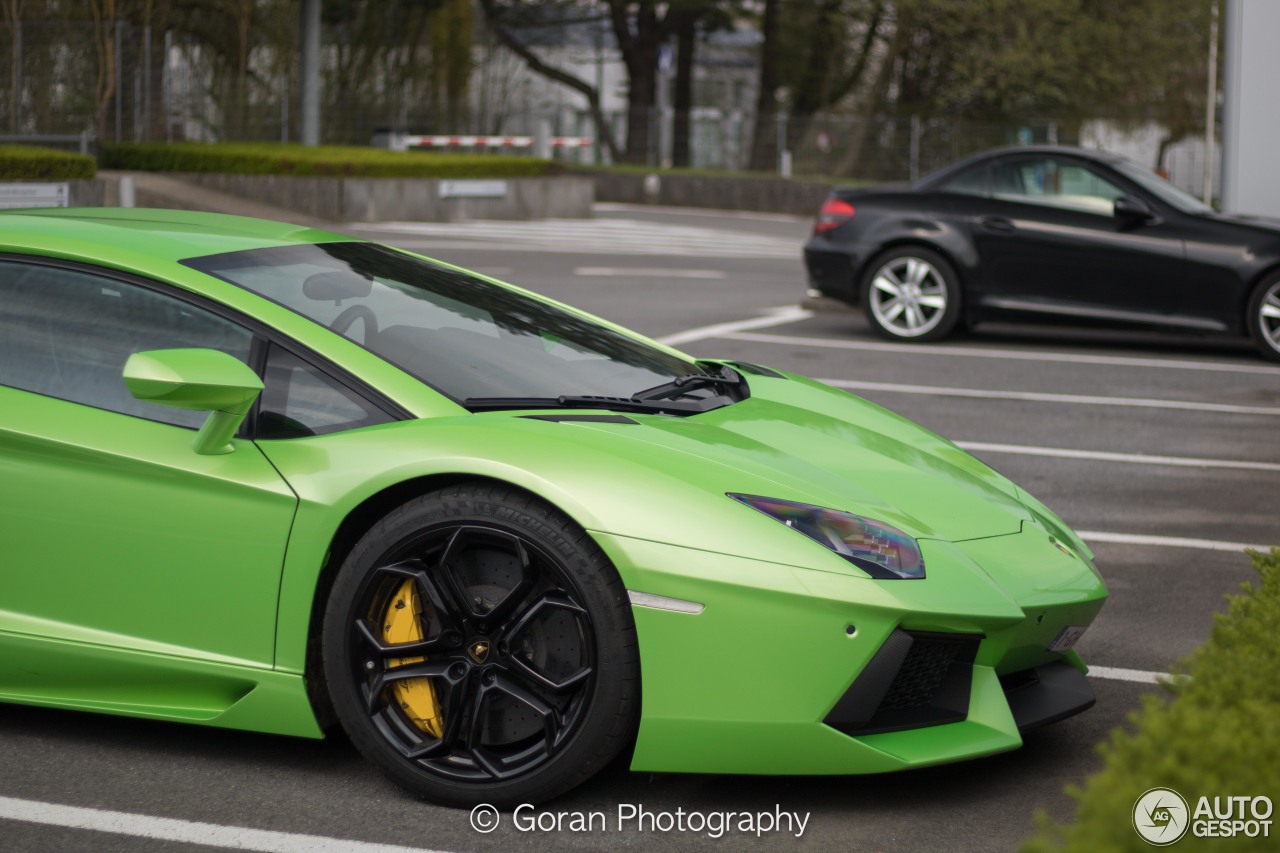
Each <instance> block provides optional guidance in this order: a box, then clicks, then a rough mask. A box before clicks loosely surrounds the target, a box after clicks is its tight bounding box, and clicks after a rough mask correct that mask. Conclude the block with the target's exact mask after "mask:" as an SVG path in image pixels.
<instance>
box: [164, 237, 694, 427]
mask: <svg viewBox="0 0 1280 853" xmlns="http://www.w3.org/2000/svg"><path fill="white" fill-rule="evenodd" d="M183 263H184V264H186V265H187V266H189V267H192V268H194V269H197V270H200V271H201V272H204V273H207V274H209V275H212V276H215V277H217V278H220V279H222V280H224V281H228V282H231V283H232V284H235V285H238V286H240V287H243V288H244V289H246V290H250V291H253V292H254V293H257V294H259V295H261V296H264V297H266V298H267V299H270V300H271V301H273V302H276V303H279V304H280V305H283V306H284V307H286V308H289V309H290V310H292V311H295V312H297V313H299V314H301V315H302V316H304V317H307V318H309V319H311V320H314V321H315V322H317V323H320V324H321V325H323V326H327V327H328V328H330V329H332V330H334V331H335V332H338V333H339V334H341V335H343V336H344V337H346V338H349V339H350V340H352V341H355V342H356V343H358V344H360V345H361V346H363V347H365V348H366V349H368V350H370V351H372V352H373V353H375V354H377V355H378V356H381V357H382V358H383V359H385V360H386V361H388V362H391V363H392V364H394V365H396V366H397V367H399V368H401V369H402V370H404V371H406V372H407V373H410V374H412V375H413V376H415V377H417V378H418V379H420V380H422V381H423V382H424V383H426V384H427V385H430V386H431V387H433V388H436V389H437V390H439V391H442V392H443V393H445V394H447V395H449V396H450V397H452V398H453V399H454V400H457V401H466V400H475V399H479V398H485V399H492V398H504V399H506V398H511V399H515V398H549V399H557V398H560V397H565V396H605V397H620V398H630V397H631V396H632V395H633V394H635V393H637V392H639V391H641V390H644V389H649V388H653V387H654V386H659V385H663V384H665V383H670V382H672V381H674V380H676V379H679V378H681V377H687V376H689V375H690V374H703V373H704V371H703V370H702V369H701V368H699V367H698V365H697V364H695V363H694V362H692V361H688V360H685V359H682V358H679V357H677V356H674V355H672V354H670V353H667V352H664V351H662V350H660V349H656V348H654V347H652V346H647V345H645V344H643V343H641V342H639V341H636V340H633V339H632V338H630V337H627V336H626V335H623V334H620V333H618V332H615V331H613V330H612V329H609V328H606V327H604V326H601V325H599V324H598V323H594V322H592V321H591V320H589V319H587V318H585V317H582V316H579V315H577V314H575V313H573V312H571V311H567V310H565V309H562V308H558V307H556V306H554V305H549V304H547V303H545V302H542V301H541V300H538V299H535V298H533V297H531V296H528V295H525V294H523V293H521V292H519V291H518V290H515V289H512V288H507V287H502V286H500V285H497V284H494V283H492V282H489V281H485V280H484V279H482V278H479V277H478V276H474V275H471V274H468V273H466V272H462V271H460V270H455V269H452V268H449V267H446V266H443V265H440V264H435V263H432V262H430V261H426V260H423V259H421V258H416V257H413V256H412V255H408V254H405V253H403V252H399V251H396V250H394V249H389V248H387V247H385V246H379V245H376V244H373V243H359V242H338V243H325V244H317V245H296V246H276V247H271V248H267V249H251V250H248V251H242V252H230V253H227V254H222V255H210V256H207V257H200V258H191V259H188V260H186V261H183ZM490 407H491V408H492V407H494V406H490Z"/></svg>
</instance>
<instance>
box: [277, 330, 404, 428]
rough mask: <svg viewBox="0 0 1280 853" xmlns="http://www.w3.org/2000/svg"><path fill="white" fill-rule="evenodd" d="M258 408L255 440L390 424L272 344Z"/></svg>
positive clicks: (332, 381)
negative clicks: (256, 436)
mask: <svg viewBox="0 0 1280 853" xmlns="http://www.w3.org/2000/svg"><path fill="white" fill-rule="evenodd" d="M264 384H265V386H266V387H265V388H264V389H263V392H262V403H261V405H260V407H259V409H258V430H257V434H258V438H301V437H303V436H308V435H324V434H326V433H331V432H341V431H342V430H348V429H357V428H359V427H366V426H374V425H375V424H385V423H389V422H391V421H392V420H395V419H394V418H392V417H391V416H390V415H389V414H387V413H386V412H384V411H383V410H382V409H380V408H378V407H377V406H375V405H374V404H373V403H371V402H369V401H368V400H366V399H364V398H363V397H361V396H360V395H359V394H357V393H355V392H354V391H352V390H351V389H349V388H347V387H345V386H343V385H342V384H341V383H339V382H338V381H336V380H335V379H333V378H331V377H330V376H328V375H327V374H325V373H322V372H321V371H319V370H317V369H316V368H315V367H313V366H311V365H310V364H308V363H307V362H305V361H303V360H302V359H300V358H298V357H297V356H296V355H294V354H293V353H291V352H289V351H288V350H286V349H283V348H281V347H279V346H276V345H274V344H272V346H271V350H270V352H269V353H268V355H267V375H266V379H265V380H264Z"/></svg>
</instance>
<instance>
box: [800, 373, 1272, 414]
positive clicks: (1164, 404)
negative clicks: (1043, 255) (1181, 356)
mask: <svg viewBox="0 0 1280 853" xmlns="http://www.w3.org/2000/svg"><path fill="white" fill-rule="evenodd" d="M821 381H822V382H825V383H826V384H828V385H831V386H834V387H836V388H847V389H850V390H856V391H883V392H886V393H889V394H924V395H929V396H937V397H979V398H982V399H987V400H1027V401H1030V402H1034V403H1070V404H1072V405H1076V406H1125V407H1130V408H1138V409H1178V410H1183V411H1192V412H1218V413H1223V414H1231V415H1268V416H1274V415H1280V407H1275V406H1237V405H1234V404H1229V403H1200V402H1193V401H1188V400H1150V399H1145V398H1142V397H1095V396H1091V395H1088V394H1046V393H1043V392H1040V391H993V390H987V389H982V388H944V387H942V386H938V385H900V384H898V383H894V382H862V381H859V380H853V379H823V380H821Z"/></svg>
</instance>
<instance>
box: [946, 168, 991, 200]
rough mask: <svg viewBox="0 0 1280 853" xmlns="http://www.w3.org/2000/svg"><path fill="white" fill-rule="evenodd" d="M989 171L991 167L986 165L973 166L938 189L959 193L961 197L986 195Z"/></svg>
mask: <svg viewBox="0 0 1280 853" xmlns="http://www.w3.org/2000/svg"><path fill="white" fill-rule="evenodd" d="M990 171H991V167H990V165H989V164H987V163H983V164H982V165H979V166H974V167H973V168H972V169H965V170H964V171H963V172H961V173H960V174H958V175H956V176H954V177H952V178H951V179H950V180H948V181H947V182H946V183H945V184H943V185H942V186H941V187H939V189H941V190H942V191H943V192H948V193H961V194H963V195H987V193H988V190H987V176H988V175H989V173H990Z"/></svg>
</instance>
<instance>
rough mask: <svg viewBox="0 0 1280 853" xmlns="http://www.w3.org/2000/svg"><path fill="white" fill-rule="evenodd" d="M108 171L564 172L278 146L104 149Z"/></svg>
mask: <svg viewBox="0 0 1280 853" xmlns="http://www.w3.org/2000/svg"><path fill="white" fill-rule="evenodd" d="M102 167H103V168H104V169H122V170H126V171H137V172H205V173H209V172H214V173H222V174H233V175H292V176H298V177H351V178H536V177H543V176H545V175H551V174H557V173H559V172H562V171H563V167H561V166H559V165H558V164H556V163H552V162H551V161H550V160H541V159H539V158H537V157H509V156H501V155H488V154H449V153H440V152H431V151H387V150H385V149H382V148H363V147H359V146H354V145H352V146H343V145H318V146H309V145H298V144H293V143H279V142H275V143H272V142H226V143H215V144H208V145H206V144H202V143H195V142H180V143H173V144H168V145H166V144H159V143H142V144H117V145H105V146H103V150H102Z"/></svg>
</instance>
